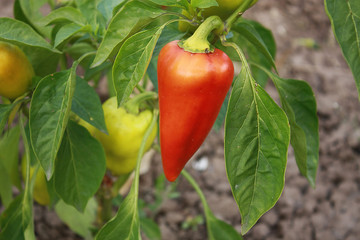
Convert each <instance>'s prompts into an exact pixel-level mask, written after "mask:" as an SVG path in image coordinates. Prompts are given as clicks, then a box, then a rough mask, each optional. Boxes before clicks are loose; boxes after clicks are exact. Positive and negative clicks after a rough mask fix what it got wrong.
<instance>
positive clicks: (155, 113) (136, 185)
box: [131, 109, 159, 206]
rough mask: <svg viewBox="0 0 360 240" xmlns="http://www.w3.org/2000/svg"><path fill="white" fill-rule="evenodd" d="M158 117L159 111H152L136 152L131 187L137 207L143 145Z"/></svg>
mask: <svg viewBox="0 0 360 240" xmlns="http://www.w3.org/2000/svg"><path fill="white" fill-rule="evenodd" d="M158 115H159V110H158V109H154V111H153V118H152V120H151V123H150V126H149V127H148V128H147V129H146V132H145V134H144V137H143V139H142V141H141V145H140V149H139V152H138V156H137V160H136V168H135V176H134V182H133V186H132V187H131V188H132V190H133V191H135V192H134V193H135V201H136V205H135V206H137V204H138V203H137V202H138V197H139V176H140V165H141V159H142V157H143V155H144V152H145V145H146V142H147V140H148V138H149V137H150V134H151V133H152V131H153V129H154V127H155V125H156V123H157V119H158Z"/></svg>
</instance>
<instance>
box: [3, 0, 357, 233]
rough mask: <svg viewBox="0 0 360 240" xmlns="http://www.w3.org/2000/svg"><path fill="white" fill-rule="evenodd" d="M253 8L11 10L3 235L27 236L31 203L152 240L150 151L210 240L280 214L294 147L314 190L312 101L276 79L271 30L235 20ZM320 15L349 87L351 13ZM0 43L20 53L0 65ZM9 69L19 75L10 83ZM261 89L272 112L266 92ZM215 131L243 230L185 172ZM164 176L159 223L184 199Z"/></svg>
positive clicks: (128, 0) (22, 1) (146, 2)
mask: <svg viewBox="0 0 360 240" xmlns="http://www.w3.org/2000/svg"><path fill="white" fill-rule="evenodd" d="M256 2H257V1H256V0H255V1H254V0H238V1H227V0H216V1H215V0H191V1H189V0H96V1H93V0H57V1H55V0H39V1H35V0H15V2H14V18H0V41H1V43H0V47H1V48H0V59H1V61H0V94H1V96H2V100H1V105H0V135H1V140H0V172H1V174H0V199H1V206H2V209H3V211H2V213H1V217H0V239H35V238H36V236H35V233H34V222H33V199H34V200H35V201H37V202H38V204H43V205H47V206H49V207H50V208H54V209H55V211H56V212H57V214H58V215H59V217H60V218H61V219H62V220H63V221H64V222H65V223H66V224H68V225H69V227H70V228H71V229H72V230H73V231H74V232H76V233H77V234H79V235H81V236H82V237H84V238H85V239H141V234H145V235H146V236H147V237H148V238H149V239H161V232H160V230H159V227H158V226H157V225H156V223H155V222H154V221H153V219H151V218H149V217H148V216H146V214H145V213H144V211H142V207H141V206H143V205H144V202H143V201H142V200H141V199H139V187H140V186H139V181H140V180H139V175H140V166H141V162H142V159H143V156H144V153H145V152H146V151H147V150H148V149H149V148H150V147H153V148H154V149H156V150H159V151H160V152H161V156H162V162H163V168H164V172H165V176H166V178H167V179H168V180H169V181H176V179H178V178H179V174H182V176H183V177H184V178H185V179H187V180H188V181H189V183H190V184H191V185H192V186H193V187H194V189H195V191H196V192H197V193H198V194H199V197H200V199H201V202H202V204H203V209H204V217H205V222H206V226H207V237H208V239H242V235H245V234H246V233H247V232H248V231H249V230H250V229H251V228H252V227H253V226H254V224H255V223H256V222H257V221H258V219H259V218H260V217H261V216H262V215H263V214H264V213H265V212H266V211H268V210H269V209H271V208H272V207H273V206H274V205H275V204H276V202H277V200H278V199H279V197H280V195H281V193H282V190H283V188H284V178H285V169H286V163H287V154H288V147H289V144H291V145H292V147H293V149H294V152H295V158H296V162H297V165H298V167H299V171H300V173H301V174H302V175H303V176H304V177H305V178H306V179H307V180H308V181H309V184H310V185H311V186H313V187H315V183H316V171H317V166H318V161H319V134H318V119H317V115H316V101H315V97H314V94H313V91H312V89H311V87H310V86H309V85H308V84H307V83H306V82H305V81H301V80H296V79H284V78H282V77H281V76H279V74H278V71H277V68H276V64H275V55H276V44H275V41H274V38H273V36H272V33H271V31H269V30H268V29H266V28H265V27H264V26H263V25H261V24H260V23H258V22H255V21H251V20H248V19H246V18H244V17H243V13H244V12H245V11H246V10H248V9H249V8H250V7H251V6H253V5H254V4H255V3H256ZM326 6H327V10H328V13H329V16H330V19H331V20H332V23H333V27H334V30H335V33H336V35H337V37H338V40H339V42H340V44H341V45H342V48H343V51H344V55H345V57H346V58H347V60H348V62H349V65H350V66H351V68H352V69H353V72H354V76H355V79H356V82H357V85H358V82H359V79H360V75H359V71H357V70H358V69H360V68H359V67H358V66H359V65H360V63H359V62H360V54H359V52H360V50H359V49H360V47H359V44H358V41H356V39H358V38H359V35H358V31H354V30H356V29H357V28H358V27H359V19H358V17H357V16H359V15H360V13H359V12H360V4H359V2H358V1H357V0H349V1H343V0H326ZM44 8H45V9H48V12H47V13H46V14H45V15H44V14H42V12H44V11H40V9H42V10H43V9H44ZM339 10H340V11H339ZM249 11H252V9H249ZM349 12H350V13H351V15H350V16H351V17H352V20H353V21H350V22H349V21H345V18H346V16H347V14H348V13H349ZM344 26H345V27H346V28H343V27H344ZM356 43H357V45H356ZM5 45H6V46H10V48H13V49H16V51H15V52H17V54H18V55H16V54H15V55H11V54H10V55H9V56H10V57H9V56H7V55H6V54H5V52H4V50H3V48H2V46H5ZM354 49H357V50H358V51H354ZM19 56H21V57H19ZM12 57H13V58H14V59H17V60H18V61H9V59H11V58H12ZM5 63H6V64H7V65H6V64H5ZM28 63H30V65H31V66H30V65H29V64H28ZM234 65H241V70H240V72H236V73H234ZM23 66H25V67H26V66H27V70H26V71H25V70H22V68H23ZM29 66H30V67H29ZM356 69H357V70H356ZM17 71H18V72H21V73H24V74H23V75H24V76H21V74H20V75H19V76H18V78H15V77H14V76H17V75H15V73H16V72H17ZM29 79H31V80H30V81H29ZM268 79H270V80H271V81H272V82H273V84H274V85H275V87H276V89H277V91H278V95H279V99H280V103H281V106H279V105H278V104H277V103H276V102H275V101H274V100H273V99H272V98H271V97H270V96H269V94H268V93H267V92H266V91H265V90H264V87H265V85H266V84H267V81H268ZM104 83H105V84H104ZM104 85H106V86H107V89H106V90H107V91H106V92H105V93H104V91H100V90H99V89H100V86H104ZM14 86H15V87H16V86H17V87H16V88H17V89H15V90H14V89H13V88H14ZM14 93H15V94H14ZM107 99H108V100H107ZM105 100H106V101H105ZM102 102H105V103H104V104H103V105H102ZM159 115H160V119H158V118H159ZM158 122H159V133H158V134H157V132H158V131H157V126H158ZM223 123H225V124H224V128H225V136H224V139H225V145H224V151H225V156H224V161H225V163H226V171H227V177H228V180H229V184H230V186H231V190H232V193H233V196H234V201H236V203H237V205H238V208H239V211H240V215H241V223H242V229H241V233H239V232H237V231H236V230H235V229H234V228H233V227H232V226H231V225H229V224H227V223H225V222H224V221H222V220H219V219H217V218H216V217H215V216H214V214H213V213H212V211H211V206H209V205H208V204H207V202H206V197H205V196H204V194H203V193H202V191H201V189H200V187H199V186H198V184H197V183H196V182H195V180H194V178H193V177H192V176H191V175H190V174H189V173H188V172H186V171H185V170H183V168H184V166H185V164H186V162H187V161H188V160H189V159H190V158H191V156H192V155H193V154H194V153H195V152H196V150H197V149H198V148H199V147H200V145H201V144H202V143H203V141H204V139H205V137H206V136H207V134H208V133H209V131H210V130H211V128H215V129H218V128H220V127H221V126H222V125H223ZM156 135H158V136H159V137H158V138H157V140H155V141H154V138H155V137H156ZM19 146H22V147H19ZM19 149H23V150H19ZM20 155H22V156H23V157H22V159H23V160H22V163H21V164H20V160H19V159H20ZM20 165H21V166H22V167H20ZM20 172H22V174H20ZM132 172H133V174H132ZM21 175H22V177H20V176H21ZM162 176H163V175H162ZM162 176H159V177H158V182H157V184H156V186H157V187H156V189H155V190H154V191H155V193H156V202H155V203H154V204H153V205H151V206H150V208H151V209H152V210H153V211H154V214H156V211H157V209H158V207H159V205H160V204H161V202H162V201H166V199H167V198H171V197H176V196H178V194H181V193H177V192H176V191H175V190H174V189H173V187H170V188H168V187H166V184H165V182H166V181H167V180H165V178H164V177H162ZM180 177H181V176H180ZM129 179H133V180H132V184H131V188H130V190H129V191H128V192H127V191H125V192H124V190H123V189H124V186H125V185H126V184H125V183H126V182H127V181H129ZM170 186H175V185H170ZM13 188H17V189H18V190H17V191H16V192H19V194H14V193H13ZM139 206H140V207H139ZM114 207H115V208H116V209H117V213H116V214H114V212H113V209H114Z"/></svg>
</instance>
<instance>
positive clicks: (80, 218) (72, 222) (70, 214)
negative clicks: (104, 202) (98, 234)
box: [55, 198, 97, 239]
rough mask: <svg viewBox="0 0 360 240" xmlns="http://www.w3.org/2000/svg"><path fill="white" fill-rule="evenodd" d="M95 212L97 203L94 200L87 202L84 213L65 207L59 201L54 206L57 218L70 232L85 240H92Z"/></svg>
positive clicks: (68, 206)
mask: <svg viewBox="0 0 360 240" xmlns="http://www.w3.org/2000/svg"><path fill="white" fill-rule="evenodd" d="M96 210H97V203H96V200H95V199H94V198H91V199H90V200H89V202H88V204H87V205H86V208H85V211H84V213H81V212H79V211H78V210H76V209H75V208H74V207H72V206H70V205H67V204H66V203H65V202H64V201H59V202H58V203H57V204H56V206H55V212H56V214H57V215H58V216H59V218H60V219H61V220H62V221H63V222H64V223H66V225H68V226H69V228H70V229H71V230H73V231H74V232H75V233H77V234H79V235H80V236H82V237H84V238H85V239H92V234H91V229H92V228H93V223H94V222H95V220H96Z"/></svg>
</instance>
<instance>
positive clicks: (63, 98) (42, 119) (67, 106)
mask: <svg viewBox="0 0 360 240" xmlns="http://www.w3.org/2000/svg"><path fill="white" fill-rule="evenodd" d="M74 90H75V68H74V67H73V68H72V69H70V70H66V71H62V72H58V73H55V74H51V75H49V76H47V77H45V78H43V79H42V80H41V81H40V83H39V84H38V86H37V88H36V89H35V91H34V93H33V97H32V100H31V104H30V120H29V125H30V136H31V143H32V146H33V150H34V153H35V156H36V158H37V159H39V161H40V163H41V166H42V167H43V169H44V171H45V173H46V176H47V179H48V180H49V179H50V178H51V176H52V174H53V172H54V162H55V158H56V154H57V152H58V150H59V148H60V144H61V139H62V136H63V134H64V131H65V128H66V124H67V121H68V118H69V114H70V111H71V102H72V97H73V95H74Z"/></svg>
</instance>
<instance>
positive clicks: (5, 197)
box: [0, 158, 12, 209]
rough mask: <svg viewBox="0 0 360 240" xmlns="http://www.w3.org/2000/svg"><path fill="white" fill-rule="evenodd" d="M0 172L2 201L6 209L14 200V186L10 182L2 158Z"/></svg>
mask: <svg viewBox="0 0 360 240" xmlns="http://www.w3.org/2000/svg"><path fill="white" fill-rule="evenodd" d="M0 172H1V174H0V201H1V204H2V205H3V206H4V207H5V209H6V208H7V207H8V206H9V204H10V203H11V200H12V184H11V182H10V181H9V179H10V175H9V173H8V172H7V169H6V168H5V166H4V165H3V160H2V158H0Z"/></svg>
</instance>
